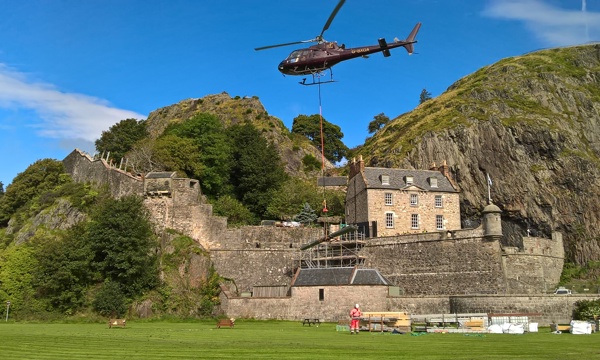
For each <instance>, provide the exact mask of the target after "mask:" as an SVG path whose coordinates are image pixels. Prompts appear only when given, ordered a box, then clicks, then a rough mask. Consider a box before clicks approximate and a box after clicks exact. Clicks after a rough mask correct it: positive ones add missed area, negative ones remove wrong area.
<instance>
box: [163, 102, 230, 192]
mask: <svg viewBox="0 0 600 360" xmlns="http://www.w3.org/2000/svg"><path fill="white" fill-rule="evenodd" d="M165 135H166V136H168V135H176V136H178V137H180V138H186V139H190V140H192V141H193V142H194V144H195V145H196V146H197V148H198V150H197V151H198V160H199V162H200V163H201V171H200V172H199V173H188V172H186V174H187V175H188V176H189V177H191V178H194V179H198V180H200V186H201V187H202V192H203V193H204V194H205V195H207V196H209V197H211V198H217V197H218V196H220V195H222V194H230V193H231V192H232V189H231V186H230V181H229V176H230V173H231V168H232V166H233V155H232V151H233V150H232V147H233V146H237V145H234V144H232V143H231V141H230V139H229V138H228V136H227V133H226V131H225V128H224V126H223V124H222V122H221V120H219V118H218V117H216V116H215V115H212V114H207V113H202V114H198V115H196V116H194V117H192V118H190V119H188V120H186V121H184V122H181V123H177V124H174V125H170V126H169V127H167V129H166V130H165Z"/></svg>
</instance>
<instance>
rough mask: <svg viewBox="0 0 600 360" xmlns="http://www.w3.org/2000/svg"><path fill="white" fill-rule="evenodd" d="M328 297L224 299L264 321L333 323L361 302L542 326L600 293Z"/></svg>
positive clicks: (349, 292)
mask: <svg viewBox="0 0 600 360" xmlns="http://www.w3.org/2000/svg"><path fill="white" fill-rule="evenodd" d="M324 290H325V300H327V301H320V300H319V298H318V296H319V295H318V294H319V287H312V286H311V287H298V288H296V287H294V288H292V296H289V297H273V298H244V297H229V298H226V297H223V302H224V305H226V307H227V309H228V310H227V315H228V316H230V317H234V318H252V319H259V320H267V319H281V320H303V319H305V318H316V319H321V320H322V321H327V322H337V321H340V320H348V319H349V318H348V312H349V311H350V309H351V308H352V307H353V306H354V304H355V303H359V304H360V305H361V309H362V311H399V312H406V313H409V314H412V315H426V314H461V313H462V314H465V313H486V314H529V315H528V316H529V321H530V322H537V323H539V324H540V326H549V325H550V324H551V323H557V324H565V323H569V322H570V321H571V315H572V313H573V309H574V307H575V303H576V302H577V301H579V300H593V299H597V298H598V296H597V295H596V296H594V295H572V296H556V295H527V294H525V295H449V296H400V297H391V296H387V288H386V287H383V286H359V287H357V286H336V287H327V288H324Z"/></svg>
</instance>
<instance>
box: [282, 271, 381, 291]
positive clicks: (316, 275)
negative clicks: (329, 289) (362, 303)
mask: <svg viewBox="0 0 600 360" xmlns="http://www.w3.org/2000/svg"><path fill="white" fill-rule="evenodd" d="M336 285H385V286H387V285H391V284H390V282H389V281H388V280H387V279H386V278H384V277H383V276H382V275H381V274H380V273H379V271H377V270H375V269H359V268H354V267H337V268H311V269H299V270H298V272H297V273H296V277H295V279H294V281H293V283H292V286H336Z"/></svg>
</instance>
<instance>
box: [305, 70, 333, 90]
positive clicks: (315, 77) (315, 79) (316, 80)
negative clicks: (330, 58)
mask: <svg viewBox="0 0 600 360" xmlns="http://www.w3.org/2000/svg"><path fill="white" fill-rule="evenodd" d="M311 75H312V82H310V83H307V82H306V78H304V79H302V81H300V82H298V84H300V85H304V86H311V85H321V84H327V83H332V82H336V81H335V80H333V71H331V69H329V80H326V81H321V78H322V77H323V76H325V74H324V73H323V72H322V71H319V72H314V73H312V74H311Z"/></svg>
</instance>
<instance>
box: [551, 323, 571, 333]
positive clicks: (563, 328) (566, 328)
mask: <svg viewBox="0 0 600 360" xmlns="http://www.w3.org/2000/svg"><path fill="white" fill-rule="evenodd" d="M550 331H552V332H556V331H560V332H570V331H571V325H559V324H550Z"/></svg>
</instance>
